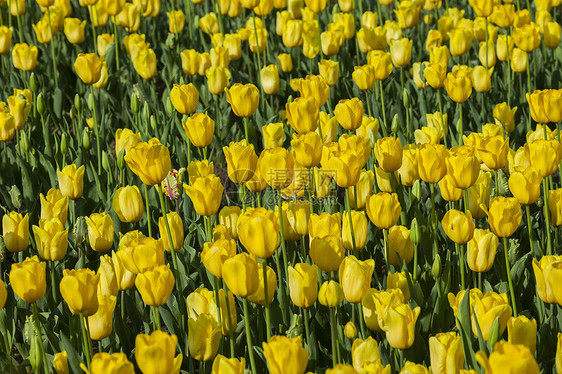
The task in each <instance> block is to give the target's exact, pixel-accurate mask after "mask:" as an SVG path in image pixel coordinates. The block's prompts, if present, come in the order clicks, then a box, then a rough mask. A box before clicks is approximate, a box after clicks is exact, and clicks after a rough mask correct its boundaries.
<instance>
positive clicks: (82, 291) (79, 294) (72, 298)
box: [59, 269, 100, 317]
mask: <svg viewBox="0 0 562 374" xmlns="http://www.w3.org/2000/svg"><path fill="white" fill-rule="evenodd" d="M99 277H100V275H99V274H95V273H94V272H93V271H92V270H90V269H78V270H68V269H64V270H63V277H62V280H61V281H60V286H59V287H60V292H61V294H62V297H63V299H64V301H65V302H66V304H67V305H68V308H69V309H70V311H71V312H72V314H80V315H82V316H84V317H89V316H91V315H93V314H95V313H96V312H97V310H98V306H99V304H98V280H99Z"/></svg>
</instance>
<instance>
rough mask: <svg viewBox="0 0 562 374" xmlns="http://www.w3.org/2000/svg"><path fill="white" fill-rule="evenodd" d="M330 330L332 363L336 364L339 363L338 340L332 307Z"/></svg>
mask: <svg viewBox="0 0 562 374" xmlns="http://www.w3.org/2000/svg"><path fill="white" fill-rule="evenodd" d="M330 331H331V336H332V365H333V366H336V365H337V364H338V359H337V353H336V352H337V349H336V346H337V342H336V323H335V321H334V308H330Z"/></svg>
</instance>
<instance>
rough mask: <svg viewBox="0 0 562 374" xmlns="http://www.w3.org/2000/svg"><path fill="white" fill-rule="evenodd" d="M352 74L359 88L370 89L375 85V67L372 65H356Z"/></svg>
mask: <svg viewBox="0 0 562 374" xmlns="http://www.w3.org/2000/svg"><path fill="white" fill-rule="evenodd" d="M352 76H353V81H354V82H355V84H356V85H357V87H359V89H360V90H363V91H366V90H370V89H371V88H373V87H374V86H375V83H376V80H375V68H374V67H373V66H372V65H363V66H356V67H355V68H354V71H353V74H352Z"/></svg>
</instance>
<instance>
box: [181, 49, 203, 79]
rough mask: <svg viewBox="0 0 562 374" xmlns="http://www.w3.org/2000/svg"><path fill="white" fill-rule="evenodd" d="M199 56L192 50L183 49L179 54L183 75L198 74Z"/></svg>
mask: <svg viewBox="0 0 562 374" xmlns="http://www.w3.org/2000/svg"><path fill="white" fill-rule="evenodd" d="M200 63H201V56H200V55H199V53H198V52H197V51H195V50H194V49H184V50H183V51H182V53H181V66H182V70H183V72H184V74H187V75H195V74H197V73H198V72H199V66H200Z"/></svg>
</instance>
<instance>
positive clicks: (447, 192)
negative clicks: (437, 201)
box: [439, 175, 474, 214]
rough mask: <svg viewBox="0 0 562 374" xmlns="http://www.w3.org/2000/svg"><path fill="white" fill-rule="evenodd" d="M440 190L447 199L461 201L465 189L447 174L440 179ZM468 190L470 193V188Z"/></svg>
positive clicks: (444, 198)
mask: <svg viewBox="0 0 562 374" xmlns="http://www.w3.org/2000/svg"><path fill="white" fill-rule="evenodd" d="M439 190H440V191H441V197H442V198H443V200H445V201H459V200H460V199H461V197H462V191H463V190H462V189H460V188H457V187H455V184H454V183H453V180H452V178H451V176H449V175H445V176H444V177H443V178H442V179H441V180H440V181H439ZM468 191H469V193H470V189H469V190H468ZM473 214H474V213H473Z"/></svg>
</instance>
